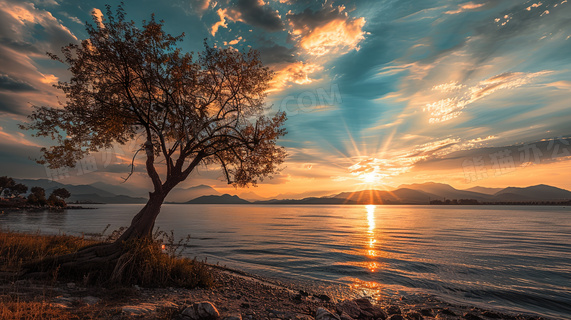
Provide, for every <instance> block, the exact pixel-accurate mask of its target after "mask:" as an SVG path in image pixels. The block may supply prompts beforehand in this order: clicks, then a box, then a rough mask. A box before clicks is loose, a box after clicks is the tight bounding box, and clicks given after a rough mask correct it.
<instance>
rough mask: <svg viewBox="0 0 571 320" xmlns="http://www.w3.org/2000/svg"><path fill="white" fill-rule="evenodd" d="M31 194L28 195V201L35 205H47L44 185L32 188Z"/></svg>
mask: <svg viewBox="0 0 571 320" xmlns="http://www.w3.org/2000/svg"><path fill="white" fill-rule="evenodd" d="M30 192H31V193H30V195H28V203H29V204H31V205H35V206H45V205H46V204H47V200H46V190H44V188H42V187H32V189H31V190H30Z"/></svg>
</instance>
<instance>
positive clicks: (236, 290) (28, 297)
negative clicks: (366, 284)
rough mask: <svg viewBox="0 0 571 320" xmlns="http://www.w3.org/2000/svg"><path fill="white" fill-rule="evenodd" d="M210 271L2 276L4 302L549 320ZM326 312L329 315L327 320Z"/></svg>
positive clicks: (57, 310) (345, 319) (162, 311)
mask: <svg viewBox="0 0 571 320" xmlns="http://www.w3.org/2000/svg"><path fill="white" fill-rule="evenodd" d="M19 234H28V233H21V232H19ZM36 236H37V234H36ZM40 236H42V235H40ZM0 262H1V260H0ZM208 267H209V269H210V270H211V272H212V275H213V279H214V282H215V283H214V285H213V287H212V288H207V289H184V288H174V287H166V288H165V287H160V288H141V287H138V286H132V287H122V288H116V289H108V288H104V287H93V286H92V287H89V286H83V285H82V284H80V283H76V282H66V281H57V280H56V279H52V280H47V281H40V280H30V279H26V280H18V279H16V278H15V277H13V274H12V276H10V274H8V273H6V272H0V278H1V281H0V302H2V304H10V303H13V301H14V299H16V300H17V301H19V302H21V303H40V304H41V305H43V306H44V307H45V308H47V309H46V310H47V311H45V310H44V311H43V312H44V313H45V312H48V313H49V312H53V313H54V314H66V317H70V318H74V317H79V318H83V317H82V316H81V315H83V316H85V317H86V318H90V317H91V318H95V319H110V318H113V319H135V318H145V319H185V320H188V319H190V318H185V317H184V316H181V314H182V312H184V310H185V309H186V308H188V307H189V306H192V305H193V304H195V303H199V302H203V301H208V302H209V303H211V304H212V305H214V306H215V307H216V308H217V309H218V312H219V314H220V318H221V319H223V318H225V317H230V316H233V317H238V318H240V319H244V320H246V319H247V320H254V319H288V320H289V319H304V320H310V319H316V316H317V320H326V319H329V320H335V319H337V320H351V319H363V320H365V319H382V320H405V319H407V320H421V319H439V320H440V319H449V320H456V319H458V320H461V319H466V320H487V319H506V320H539V319H550V318H546V317H540V316H537V315H533V314H519V315H515V314H511V313H505V312H501V311H497V310H494V309H493V308H490V309H485V308H478V307H471V306H464V305H459V304H454V303H449V302H445V301H439V300H437V299H435V298H431V297H429V296H428V295H427V296H426V297H421V298H420V299H410V298H403V297H399V296H394V297H388V298H385V299H382V300H380V301H372V300H369V299H367V298H365V299H362V298H363V297H360V296H352V297H348V296H343V295H340V294H339V293H340V292H330V291H325V290H323V287H315V286H310V285H309V284H307V285H304V284H303V281H300V282H299V283H294V282H293V281H288V280H286V279H275V278H269V277H265V276H261V275H256V274H249V273H247V272H244V271H242V270H236V269H232V268H228V267H225V266H218V265H212V264H208ZM324 287H325V286H324ZM359 298H361V299H359ZM369 301H371V302H373V304H370V302H369ZM320 308H323V309H320ZM324 310H328V311H329V312H330V314H326V315H325V316H326V317H325V318H323V317H324V315H323V313H324V312H325V311H324ZM371 314H374V315H376V316H375V317H373V316H371ZM87 315H89V316H87ZM327 317H329V318H327ZM54 319H59V318H54ZM553 319H555V318H553ZM228 320H230V319H228ZM233 320H236V319H233Z"/></svg>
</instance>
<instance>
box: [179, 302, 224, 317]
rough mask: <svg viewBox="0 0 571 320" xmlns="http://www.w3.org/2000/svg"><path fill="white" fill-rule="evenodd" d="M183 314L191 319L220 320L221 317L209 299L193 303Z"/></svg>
mask: <svg viewBox="0 0 571 320" xmlns="http://www.w3.org/2000/svg"><path fill="white" fill-rule="evenodd" d="M182 315H183V316H186V317H188V318H189V319H190V320H218V318H220V313H219V312H218V310H217V309H216V307H215V306H214V305H213V304H212V303H210V302H208V301H204V302H199V303H195V304H193V305H192V306H190V307H188V308H186V309H184V311H183V312H182Z"/></svg>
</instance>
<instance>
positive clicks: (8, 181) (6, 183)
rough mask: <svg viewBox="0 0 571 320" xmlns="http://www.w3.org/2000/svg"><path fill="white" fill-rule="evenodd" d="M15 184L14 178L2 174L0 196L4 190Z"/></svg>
mask: <svg viewBox="0 0 571 320" xmlns="http://www.w3.org/2000/svg"><path fill="white" fill-rule="evenodd" d="M15 184H16V182H14V179H12V178H10V177H7V176H3V177H0V196H2V195H3V194H4V191H5V190H7V189H9V188H11V187H13V186H14V185H15Z"/></svg>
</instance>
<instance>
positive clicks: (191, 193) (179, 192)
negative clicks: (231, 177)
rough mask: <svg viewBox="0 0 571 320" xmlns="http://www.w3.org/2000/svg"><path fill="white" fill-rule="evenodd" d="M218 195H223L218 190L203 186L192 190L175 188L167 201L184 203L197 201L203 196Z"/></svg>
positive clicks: (191, 188)
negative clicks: (192, 200) (191, 200)
mask: <svg viewBox="0 0 571 320" xmlns="http://www.w3.org/2000/svg"><path fill="white" fill-rule="evenodd" d="M218 195H221V193H220V192H218V191H216V189H214V188H212V187H211V186H207V185H204V184H201V185H198V186H194V187H190V188H175V189H173V190H172V191H171V192H170V194H169V195H168V196H167V199H166V201H167V202H176V203H182V202H186V201H188V200H189V199H196V198H198V197H202V196H218Z"/></svg>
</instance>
